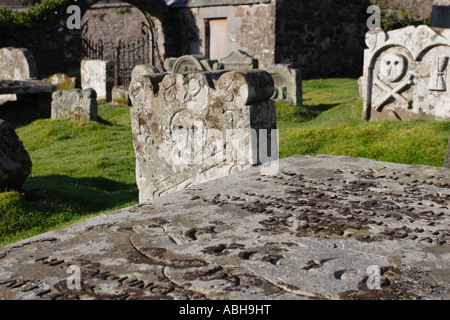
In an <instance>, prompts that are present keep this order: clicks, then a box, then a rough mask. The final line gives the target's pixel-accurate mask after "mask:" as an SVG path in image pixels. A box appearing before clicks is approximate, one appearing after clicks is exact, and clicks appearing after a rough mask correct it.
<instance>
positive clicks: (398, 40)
mask: <svg viewBox="0 0 450 320" xmlns="http://www.w3.org/2000/svg"><path fill="white" fill-rule="evenodd" d="M366 44H367V47H368V49H366V50H365V51H364V73H363V76H362V78H361V79H360V84H361V86H362V87H361V89H360V92H361V94H362V97H363V101H364V111H363V119H365V120H384V119H388V120H401V119H404V120H407V119H429V120H450V91H449V89H450V72H449V70H448V69H449V68H448V66H449V59H450V29H435V28H430V27H428V26H424V25H422V26H418V27H415V26H408V27H405V28H401V29H397V30H392V31H389V32H386V31H384V30H382V29H376V28H374V29H371V30H370V31H369V32H367V34H366Z"/></svg>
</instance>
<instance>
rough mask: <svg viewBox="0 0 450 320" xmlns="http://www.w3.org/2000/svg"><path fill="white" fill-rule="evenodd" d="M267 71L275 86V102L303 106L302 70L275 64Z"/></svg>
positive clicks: (273, 97)
mask: <svg viewBox="0 0 450 320" xmlns="http://www.w3.org/2000/svg"><path fill="white" fill-rule="evenodd" d="M264 70H265V71H267V72H268V73H270V75H271V76H272V78H273V82H274V85H275V92H274V94H273V96H272V99H273V100H276V101H284V102H287V103H290V104H293V105H297V106H301V105H302V75H301V71H300V69H295V68H291V67H290V66H289V65H287V64H274V65H270V66H268V67H267V68H264Z"/></svg>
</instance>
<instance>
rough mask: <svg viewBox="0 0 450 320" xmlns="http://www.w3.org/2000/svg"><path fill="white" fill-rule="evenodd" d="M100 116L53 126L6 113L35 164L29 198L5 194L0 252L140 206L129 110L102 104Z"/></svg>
mask: <svg viewBox="0 0 450 320" xmlns="http://www.w3.org/2000/svg"><path fill="white" fill-rule="evenodd" d="M19 114H22V115H25V117H20V116H18V115H19ZM99 116H100V118H99V119H98V121H75V120H50V119H42V118H40V115H39V113H38V112H37V111H35V109H30V108H27V107H20V106H18V105H17V104H13V105H12V106H9V107H7V108H4V107H3V106H2V107H0V119H5V120H7V121H10V123H11V124H12V125H13V126H14V127H15V129H16V133H17V134H18V136H19V138H20V139H21V140H22V142H23V144H24V146H25V148H26V150H27V151H28V153H29V154H30V157H31V160H32V162H33V172H32V174H31V175H30V176H29V177H28V179H27V181H26V182H25V184H24V186H23V190H24V192H22V193H19V192H15V191H13V192H4V193H0V196H1V197H0V201H1V203H2V205H1V206H0V246H1V245H5V244H7V243H11V242H13V241H17V240H20V239H23V238H27V237H30V236H33V235H37V234H40V233H42V232H45V231H48V230H52V229H55V228H59V227H61V226H64V225H67V224H70V223H73V222H76V221H80V220H83V219H86V218H89V217H92V216H95V215H98V214H100V213H104V212H108V211H112V210H115V209H119V208H122V207H126V206H130V205H133V204H136V203H137V202H138V189H137V186H136V178H135V157H134V150H133V142H132V137H131V120H130V114H129V108H125V107H113V106H111V105H109V104H106V103H105V102H101V101H100V102H99Z"/></svg>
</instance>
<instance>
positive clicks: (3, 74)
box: [0, 47, 37, 102]
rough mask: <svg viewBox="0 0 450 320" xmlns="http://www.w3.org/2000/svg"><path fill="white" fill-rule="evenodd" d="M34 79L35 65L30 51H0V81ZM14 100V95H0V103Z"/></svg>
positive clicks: (2, 49)
mask: <svg viewBox="0 0 450 320" xmlns="http://www.w3.org/2000/svg"><path fill="white" fill-rule="evenodd" d="M36 78H37V69H36V63H35V61H34V56H33V54H32V53H31V51H30V50H28V49H25V48H12V47H7V48H1V49H0V80H30V79H36ZM15 100H17V96H16V95H15V94H7V95H0V102H2V101H3V102H4V101H15Z"/></svg>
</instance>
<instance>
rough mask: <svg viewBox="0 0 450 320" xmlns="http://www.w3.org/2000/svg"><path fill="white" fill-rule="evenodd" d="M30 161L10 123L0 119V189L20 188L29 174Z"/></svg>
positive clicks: (30, 168)
mask: <svg viewBox="0 0 450 320" xmlns="http://www.w3.org/2000/svg"><path fill="white" fill-rule="evenodd" d="M31 170H32V163H31V159H30V156H29V154H28V152H27V151H26V150H25V148H24V146H23V143H22V141H20V139H19V137H18V136H17V134H16V132H15V131H14V129H13V128H12V127H11V125H10V124H9V123H8V122H7V121H4V120H1V119H0V191H3V190H9V189H16V190H17V189H20V188H21V187H22V185H23V183H24V182H25V180H26V179H27V177H28V176H29V175H30V174H31Z"/></svg>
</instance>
